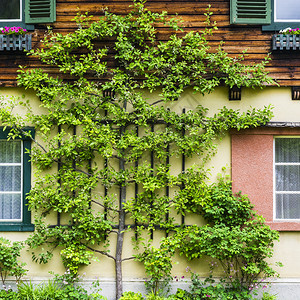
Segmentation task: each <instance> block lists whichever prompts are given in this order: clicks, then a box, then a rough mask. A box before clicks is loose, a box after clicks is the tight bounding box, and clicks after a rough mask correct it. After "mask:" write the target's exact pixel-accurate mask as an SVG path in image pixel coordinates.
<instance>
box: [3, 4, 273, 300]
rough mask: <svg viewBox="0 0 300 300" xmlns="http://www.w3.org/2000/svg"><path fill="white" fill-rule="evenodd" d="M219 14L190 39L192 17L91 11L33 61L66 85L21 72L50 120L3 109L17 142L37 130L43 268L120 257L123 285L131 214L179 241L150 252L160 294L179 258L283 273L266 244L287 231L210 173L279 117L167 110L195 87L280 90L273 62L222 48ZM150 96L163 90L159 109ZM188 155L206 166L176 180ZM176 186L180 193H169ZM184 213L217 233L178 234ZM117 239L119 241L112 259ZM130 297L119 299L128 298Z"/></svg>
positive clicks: (32, 201) (36, 246)
mask: <svg viewBox="0 0 300 300" xmlns="http://www.w3.org/2000/svg"><path fill="white" fill-rule="evenodd" d="M210 15H211V13H210V12H209V10H208V11H207V13H206V17H207V20H206V26H207V27H206V29H204V30H203V31H202V32H192V31H190V32H188V33H183V34H182V33H181V34H180V35H179V34H178V30H182V31H184V28H182V27H181V23H180V21H178V20H176V19H170V18H169V17H168V15H167V13H166V12H162V13H153V12H151V11H149V10H147V9H146V8H145V6H144V4H143V3H140V2H134V4H133V8H132V11H131V12H130V13H129V14H128V15H126V16H120V15H116V14H113V13H110V12H108V11H105V16H104V17H102V18H100V20H99V21H96V22H91V17H89V16H88V15H87V14H84V15H78V16H77V18H76V20H75V21H76V22H77V24H78V29H77V30H76V31H75V32H70V33H69V34H67V35H63V34H60V33H55V32H52V31H51V30H50V31H49V32H48V33H47V35H46V36H45V38H44V40H43V47H42V48H41V49H35V50H32V51H31V52H30V55H32V56H34V57H35V58H36V59H39V60H40V61H41V62H43V63H44V64H46V65H49V66H50V67H51V68H56V70H58V71H59V72H60V75H61V76H52V74H51V73H50V72H49V73H47V71H46V70H47V69H45V70H41V69H26V68H25V67H23V68H21V69H20V71H19V75H18V82H19V85H20V86H23V87H24V88H26V89H33V90H34V91H35V92H36V95H37V96H38V97H39V99H40V106H41V110H42V111H41V112H39V113H37V114H35V113H34V112H33V111H32V110H31V109H30V107H29V105H28V103H27V102H26V101H21V103H20V104H21V105H22V106H23V107H24V108H27V109H29V112H28V114H26V116H25V118H21V117H20V116H17V115H16V114H15V113H14V111H13V109H14V102H13V101H1V102H0V121H1V123H2V125H3V126H9V127H11V128H12V132H11V138H14V137H17V136H18V135H20V134H22V133H23V132H22V127H23V126H24V124H32V125H33V126H35V129H36V133H37V139H33V142H34V143H35V146H34V147H33V151H32V153H31V158H32V163H33V164H34V165H35V170H36V173H35V175H36V176H35V178H36V180H35V183H34V186H33V188H32V189H31V192H30V194H29V195H28V199H29V208H30V209H31V210H32V211H34V212H35V213H36V214H35V225H36V227H35V232H34V233H33V235H32V236H31V237H30V238H29V239H28V241H27V243H28V245H29V246H30V247H31V248H32V249H33V259H34V260H35V261H37V262H40V263H46V262H48V261H49V259H51V257H52V255H53V251H54V250H55V249H59V251H60V253H61V256H62V260H63V263H64V265H65V267H66V268H68V269H69V270H70V272H71V274H72V276H75V275H76V273H77V272H78V269H79V268H80V267H81V266H83V265H88V264H90V262H91V261H92V260H93V257H94V254H103V255H106V256H107V257H109V258H112V259H113V260H114V261H115V263H116V273H117V281H120V280H121V278H122V276H121V274H120V272H121V267H120V265H121V264H122V261H123V260H124V258H123V257H122V247H123V242H124V233H125V231H126V230H130V228H129V227H127V226H126V224H125V220H128V219H129V218H130V219H131V220H130V221H131V222H132V224H133V223H134V224H137V226H135V230H136V233H137V235H138V240H139V241H141V235H140V233H141V231H142V230H146V231H148V233H151V232H153V231H154V230H155V229H156V228H157V225H158V224H159V226H160V228H161V229H166V230H167V231H168V232H171V231H174V235H172V238H169V239H165V240H164V241H162V246H161V247H159V249H154V248H149V247H146V248H145V252H144V253H142V254H141V255H140V256H138V259H140V260H141V261H142V262H143V263H144V264H145V267H146V272H147V274H148V275H149V276H150V277H151V278H150V281H149V284H150V286H151V287H152V290H153V294H154V296H157V292H158V290H159V287H158V286H159V282H160V281H161V280H167V281H168V280H169V279H170V271H171V256H172V255H173V253H174V251H175V249H177V248H179V249H180V247H182V248H181V249H182V250H180V251H181V252H182V254H184V255H186V256H187V257H188V258H190V259H192V258H197V257H201V256H202V255H210V256H211V257H213V258H216V259H220V260H221V261H223V260H224V264H227V263H231V262H232V260H234V263H236V260H237V261H238V262H239V264H240V266H241V267H242V268H243V269H242V271H241V272H243V274H245V275H246V277H247V278H248V279H247V280H246V282H250V281H251V280H252V279H253V278H256V276H258V275H259V274H260V273H261V272H265V274H266V275H270V274H272V270H271V269H268V266H267V264H266V263H265V261H264V258H266V257H269V256H270V255H271V252H270V251H269V252H268V250H267V248H268V247H272V241H273V239H275V238H277V236H276V234H275V233H273V232H272V231H270V230H269V229H267V227H266V226H265V225H264V224H263V221H262V220H260V219H259V218H256V215H255V214H254V213H253V212H252V210H251V208H252V206H251V204H250V203H249V200H248V199H247V198H246V197H245V196H241V195H239V196H234V195H232V193H231V192H230V186H229V185H228V184H227V183H225V182H222V181H221V182H219V183H216V184H213V185H211V186H209V185H207V184H206V180H207V178H208V175H207V170H206V169H205V167H204V165H205V163H206V162H207V161H209V159H210V158H211V157H212V156H213V155H214V153H215V152H216V144H217V141H218V140H219V139H220V138H222V136H223V135H224V134H225V133H226V132H227V131H228V130H230V129H237V130H240V129H245V128H249V127H257V126H261V125H264V124H265V123H266V122H268V121H269V120H270V118H271V117H272V112H271V108H270V107H264V108H262V109H255V108H250V109H249V110H247V111H246V112H239V111H234V110H232V109H228V108H226V107H224V108H220V110H219V111H218V112H216V113H215V114H214V115H213V116H210V115H209V114H208V109H207V108H205V107H203V106H202V105H198V107H196V108H195V109H194V110H189V111H186V112H185V113H178V112H175V111H172V109H168V107H169V106H171V102H172V101H177V100H178V99H180V96H181V94H182V93H183V91H184V90H186V89H187V88H190V89H191V91H192V90H193V91H194V92H199V93H201V94H206V93H209V92H212V91H213V90H214V89H215V87H217V86H219V85H220V84H225V85H228V86H230V87H232V86H234V85H237V86H244V87H262V86H263V85H265V84H273V83H274V82H273V80H272V79H271V78H270V77H269V76H268V75H267V73H266V72H265V65H266V63H267V62H268V58H267V59H266V60H265V61H263V62H262V63H259V64H255V65H246V64H243V55H242V56H239V57H236V58H233V57H230V56H228V55H227V53H226V52H224V50H223V49H222V47H221V46H222V45H220V47H216V48H211V47H210V45H209V42H208V37H209V36H210V35H211V34H212V32H213V30H215V29H216V27H215V25H214V24H211V22H210ZM158 23H159V24H162V25H163V26H165V27H166V29H167V30H168V31H170V32H172V33H171V34H170V36H169V38H168V39H167V40H166V41H159V40H158V39H157V36H156V25H157V24H158ZM169 29H171V30H169ZM108 41H109V42H108ZM146 91H150V92H156V93H155V100H153V99H148V98H147V96H146ZM154 124H160V125H159V126H155V128H154ZM181 156H184V157H186V158H193V157H196V156H197V158H198V159H199V160H200V161H201V163H200V164H199V165H198V166H192V167H191V168H188V169H186V170H185V172H181V170H180V171H178V172H177V174H174V172H173V173H171V172H170V166H171V164H172V160H173V159H174V160H176V159H177V158H178V157H181ZM151 157H152V158H151ZM55 170H57V171H55ZM133 187H138V193H137V196H136V197H134V198H130V197H129V196H128V195H127V194H126V189H127V188H129V189H132V188H133ZM167 188H170V189H171V188H172V189H174V193H170V195H163V194H162V191H165V190H166V189H167ZM174 211H176V212H177V213H181V214H183V215H184V214H186V213H188V212H192V213H196V214H198V215H200V216H204V218H205V219H206V220H207V221H208V225H207V226H204V227H203V228H200V227H197V226H193V227H188V228H179V229H178V224H177V223H176V221H175V218H174V217H173V216H172V213H173V212H174ZM53 213H57V214H59V215H60V216H63V217H64V218H63V221H62V220H59V224H57V226H53V224H51V222H50V221H49V220H52V219H51V216H53ZM166 215H168V216H169V218H166V217H165V216H166ZM48 217H50V218H48ZM252 218H253V220H252ZM116 223H117V224H116ZM115 225H117V226H115ZM116 228H117V229H116ZM113 234H117V245H116V251H115V253H110V252H109V251H108V250H107V249H108V246H109V242H110V238H111V236H112V235H113ZM248 235H249V236H248ZM229 236H230V237H231V238H232V240H229V238H228V237H229ZM223 239H224V240H223ZM264 239H265V240H264ZM258 240H260V242H261V241H263V242H262V243H259V244H258ZM199 242H201V243H203V245H202V244H200V245H199ZM146 244H147V242H146ZM204 245H205V248H204ZM218 247H220V248H218ZM221 249H222V251H221ZM256 253H258V254H257V255H256ZM244 260H246V262H247V265H246V264H245V263H244ZM119 289H121V288H119ZM70 293H71V292H70ZM121 294H122V293H121V291H120V290H118V291H117V297H118V298H119V297H120V296H121Z"/></svg>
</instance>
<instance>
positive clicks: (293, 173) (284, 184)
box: [274, 138, 300, 219]
mask: <svg viewBox="0 0 300 300" xmlns="http://www.w3.org/2000/svg"><path fill="white" fill-rule="evenodd" d="M274 141H275V160H274V162H275V163H274V174H275V178H274V179H275V182H274V187H275V193H274V200H275V219H300V138H275V140H274Z"/></svg>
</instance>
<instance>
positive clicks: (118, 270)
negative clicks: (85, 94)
mask: <svg viewBox="0 0 300 300" xmlns="http://www.w3.org/2000/svg"><path fill="white" fill-rule="evenodd" d="M125 107H126V104H125ZM124 132H125V128H124V127H122V128H121V129H120V135H121V136H122V135H123V134H124ZM124 170H125V160H124V159H123V158H121V159H120V160H119V171H124ZM120 184H121V185H120V198H119V210H120V212H119V229H118V236H117V246H116V266H115V267H116V299H119V298H121V296H122V294H123V279H122V252H123V243H124V230H125V211H124V203H125V202H126V186H125V182H124V183H123V184H122V183H120Z"/></svg>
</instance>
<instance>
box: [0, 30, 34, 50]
mask: <svg viewBox="0 0 300 300" xmlns="http://www.w3.org/2000/svg"><path fill="white" fill-rule="evenodd" d="M31 39H32V34H25V35H5V34H0V51H3V50H6V51H17V50H27V51H28V50H30V49H31Z"/></svg>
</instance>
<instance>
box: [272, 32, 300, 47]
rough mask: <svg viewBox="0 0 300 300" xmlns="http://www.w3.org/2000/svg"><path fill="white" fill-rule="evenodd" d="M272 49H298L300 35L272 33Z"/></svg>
mask: <svg viewBox="0 0 300 300" xmlns="http://www.w3.org/2000/svg"><path fill="white" fill-rule="evenodd" d="M272 50H300V35H298V34H274V35H273V38H272Z"/></svg>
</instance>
